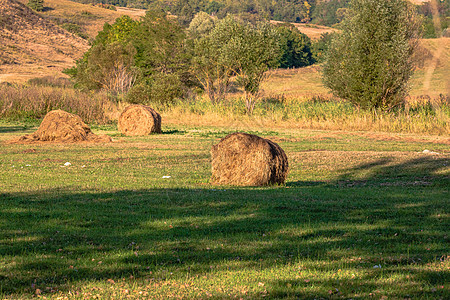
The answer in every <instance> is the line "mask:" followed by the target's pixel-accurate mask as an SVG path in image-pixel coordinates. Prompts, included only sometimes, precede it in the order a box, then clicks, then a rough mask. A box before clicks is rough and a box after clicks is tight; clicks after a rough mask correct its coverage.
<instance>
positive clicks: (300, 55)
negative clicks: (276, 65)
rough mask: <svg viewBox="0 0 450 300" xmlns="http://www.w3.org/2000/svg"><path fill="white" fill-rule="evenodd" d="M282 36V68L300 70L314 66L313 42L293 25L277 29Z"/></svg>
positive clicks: (286, 24) (285, 25)
mask: <svg viewBox="0 0 450 300" xmlns="http://www.w3.org/2000/svg"><path fill="white" fill-rule="evenodd" d="M276 29H277V31H278V33H279V34H280V46H281V53H282V55H281V58H280V68H298V67H305V66H309V65H312V64H313V63H314V62H315V60H314V58H313V54H312V51H311V40H310V39H309V37H308V36H306V35H305V34H303V33H301V32H300V31H299V30H298V29H297V28H296V27H295V26H294V25H292V24H288V23H285V24H281V25H278V26H277V27H276Z"/></svg>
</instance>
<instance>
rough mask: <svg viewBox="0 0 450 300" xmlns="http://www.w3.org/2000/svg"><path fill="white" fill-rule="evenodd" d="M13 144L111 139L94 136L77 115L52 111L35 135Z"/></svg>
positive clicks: (20, 139)
mask: <svg viewBox="0 0 450 300" xmlns="http://www.w3.org/2000/svg"><path fill="white" fill-rule="evenodd" d="M12 142H17V143H30V142H57V143H75V142H111V138H110V137H108V136H106V135H103V136H98V135H96V134H94V133H93V132H92V131H91V129H90V128H89V126H87V125H86V124H85V123H84V122H83V121H82V120H81V118H80V117H79V116H77V115H74V114H70V113H68V112H65V111H63V110H52V111H50V112H49V113H47V114H46V115H45V117H44V120H42V123H41V125H40V126H39V128H38V130H37V131H36V132H35V133H33V134H29V135H25V136H23V137H21V138H19V139H18V140H15V141H12Z"/></svg>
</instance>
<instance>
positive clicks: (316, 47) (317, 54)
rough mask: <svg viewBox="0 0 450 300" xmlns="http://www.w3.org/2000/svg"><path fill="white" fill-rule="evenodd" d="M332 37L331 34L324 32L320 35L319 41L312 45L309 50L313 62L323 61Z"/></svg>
mask: <svg viewBox="0 0 450 300" xmlns="http://www.w3.org/2000/svg"><path fill="white" fill-rule="evenodd" d="M333 36H334V34H333V33H329V32H325V33H322V35H321V36H320V39H318V40H317V41H315V42H313V43H312V47H311V50H312V53H313V58H314V61H315V62H318V63H322V62H324V61H325V58H326V53H327V52H328V48H329V47H330V44H331V40H332V39H333Z"/></svg>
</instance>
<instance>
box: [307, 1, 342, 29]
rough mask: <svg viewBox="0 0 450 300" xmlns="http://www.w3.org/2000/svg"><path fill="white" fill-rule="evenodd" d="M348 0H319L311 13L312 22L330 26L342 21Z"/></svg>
mask: <svg viewBox="0 0 450 300" xmlns="http://www.w3.org/2000/svg"><path fill="white" fill-rule="evenodd" d="M349 2H350V0H331V1H320V2H319V3H318V4H317V5H316V7H315V9H314V12H313V14H312V18H313V23H316V24H321V25H325V26H332V25H334V24H337V23H339V22H341V21H342V18H343V16H344V14H343V13H344V12H345V11H344V9H345V8H347V7H348V4H349Z"/></svg>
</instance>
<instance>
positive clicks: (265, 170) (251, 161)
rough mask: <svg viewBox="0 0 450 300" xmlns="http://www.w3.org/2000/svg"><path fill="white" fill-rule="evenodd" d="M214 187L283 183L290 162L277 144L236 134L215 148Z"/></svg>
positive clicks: (213, 147)
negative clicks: (221, 185) (216, 185)
mask: <svg viewBox="0 0 450 300" xmlns="http://www.w3.org/2000/svg"><path fill="white" fill-rule="evenodd" d="M211 160H212V177H211V182H212V183H214V184H227V185H240V186H244V185H245V186H261V185H270V184H283V183H284V182H285V181H286V177H287V173H288V168H289V165H288V159H287V156H286V154H285V153H284V151H283V149H281V147H280V146H278V145H277V144H276V143H274V142H272V141H270V140H267V139H264V138H261V137H259V136H256V135H253V134H247V133H241V132H236V133H232V134H230V135H228V136H226V137H225V138H223V139H222V140H220V142H219V143H218V144H217V145H214V146H212V149H211Z"/></svg>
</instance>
